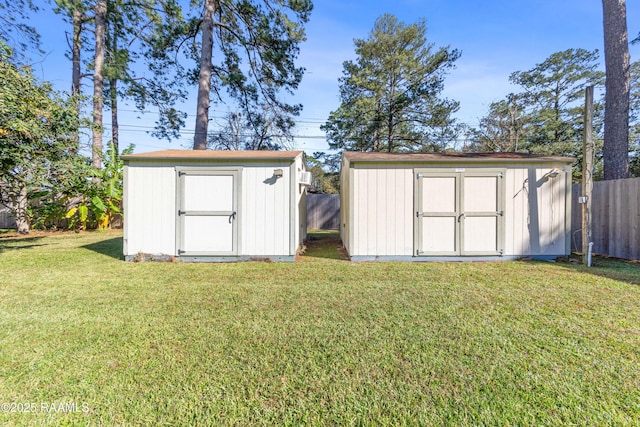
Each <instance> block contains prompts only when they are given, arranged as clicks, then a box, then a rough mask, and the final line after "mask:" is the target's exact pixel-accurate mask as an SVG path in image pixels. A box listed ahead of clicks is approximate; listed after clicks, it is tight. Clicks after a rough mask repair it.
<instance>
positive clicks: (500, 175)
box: [496, 172, 504, 178]
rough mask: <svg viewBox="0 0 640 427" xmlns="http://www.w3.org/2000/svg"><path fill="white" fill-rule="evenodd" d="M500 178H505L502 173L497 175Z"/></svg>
mask: <svg viewBox="0 0 640 427" xmlns="http://www.w3.org/2000/svg"><path fill="white" fill-rule="evenodd" d="M496 176H497V177H498V178H504V174H503V173H502V172H499V173H498V175H496Z"/></svg>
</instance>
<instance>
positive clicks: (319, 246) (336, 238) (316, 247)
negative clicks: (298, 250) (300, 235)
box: [300, 230, 349, 261]
mask: <svg viewBox="0 0 640 427" xmlns="http://www.w3.org/2000/svg"><path fill="white" fill-rule="evenodd" d="M304 245H305V250H304V253H302V255H301V257H300V258H301V259H302V260H304V259H305V258H306V259H310V258H324V259H333V260H337V261H349V257H348V256H347V253H346V251H345V250H344V247H343V246H342V241H341V240H340V233H339V232H338V231H336V230H314V231H309V232H307V239H306V240H305V243H304Z"/></svg>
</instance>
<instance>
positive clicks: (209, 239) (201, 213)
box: [176, 170, 239, 256]
mask: <svg viewBox="0 0 640 427" xmlns="http://www.w3.org/2000/svg"><path fill="white" fill-rule="evenodd" d="M238 181H239V171H238V170H206V171H203V170H192V171H190V170H180V171H178V191H179V194H178V206H179V207H178V227H177V228H176V229H177V233H178V236H177V238H176V242H177V244H178V250H177V252H178V255H187V256H198V255H200V256H212V255H237V254H238V215H239V213H238V200H239V198H238V195H239V194H238V193H239V182H238Z"/></svg>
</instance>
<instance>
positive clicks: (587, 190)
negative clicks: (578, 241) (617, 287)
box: [580, 86, 593, 267]
mask: <svg viewBox="0 0 640 427" xmlns="http://www.w3.org/2000/svg"><path fill="white" fill-rule="evenodd" d="M582 153H583V156H582V157H583V158H582V198H581V200H580V203H582V263H583V264H585V265H586V266H588V267H591V251H592V247H593V242H592V241H591V194H592V192H593V86H588V87H587V88H586V90H585V99H584V145H583V151H582Z"/></svg>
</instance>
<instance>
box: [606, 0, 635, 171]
mask: <svg viewBox="0 0 640 427" xmlns="http://www.w3.org/2000/svg"><path fill="white" fill-rule="evenodd" d="M602 9H603V16H604V58H605V65H606V83H605V90H606V94H605V107H604V149H603V151H604V179H605V180H607V179H621V178H626V177H627V176H628V172H629V86H630V80H631V77H630V70H629V42H628V36H627V7H626V3H625V0H602Z"/></svg>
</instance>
